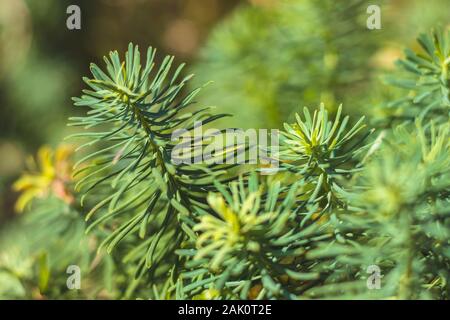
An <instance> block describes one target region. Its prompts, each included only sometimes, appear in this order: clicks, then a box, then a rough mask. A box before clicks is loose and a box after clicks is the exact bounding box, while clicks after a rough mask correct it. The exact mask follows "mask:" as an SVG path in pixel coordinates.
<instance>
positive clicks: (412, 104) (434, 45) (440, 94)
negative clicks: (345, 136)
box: [387, 30, 450, 123]
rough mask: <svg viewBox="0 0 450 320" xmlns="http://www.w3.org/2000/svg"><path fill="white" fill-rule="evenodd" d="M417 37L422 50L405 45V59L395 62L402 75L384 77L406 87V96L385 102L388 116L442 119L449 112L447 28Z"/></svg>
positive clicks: (411, 119)
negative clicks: (413, 49)
mask: <svg viewBox="0 0 450 320" xmlns="http://www.w3.org/2000/svg"><path fill="white" fill-rule="evenodd" d="M417 41H418V43H419V44H420V47H421V49H422V52H414V51H412V50H411V49H406V50H405V55H406V57H405V59H404V60H399V61H398V62H397V64H398V65H399V67H400V68H401V69H403V70H404V71H405V73H406V76H404V77H402V78H397V77H393V78H390V79H388V80H389V83H391V84H393V85H395V86H398V87H400V88H403V89H406V90H408V91H409V93H408V95H407V96H406V97H404V98H402V99H399V100H396V101H393V102H391V103H389V104H388V105H387V107H388V108H389V109H391V110H393V111H391V112H390V113H391V114H392V117H391V118H392V119H390V120H391V121H392V120H395V119H400V120H403V121H405V120H406V121H414V119H415V117H420V118H423V119H424V120H425V121H429V120H433V121H435V122H438V123H446V122H447V121H448V119H449V114H450V89H449V83H450V70H449V69H450V30H447V31H442V30H438V31H435V32H433V33H432V34H430V35H428V34H422V35H420V36H419V38H418V39H417Z"/></svg>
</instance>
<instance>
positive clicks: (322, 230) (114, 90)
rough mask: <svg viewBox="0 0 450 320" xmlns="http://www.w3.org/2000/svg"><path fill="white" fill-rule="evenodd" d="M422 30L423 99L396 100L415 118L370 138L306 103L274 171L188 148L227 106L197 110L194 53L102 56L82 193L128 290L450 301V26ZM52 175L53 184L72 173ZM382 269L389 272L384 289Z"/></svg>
mask: <svg viewBox="0 0 450 320" xmlns="http://www.w3.org/2000/svg"><path fill="white" fill-rule="evenodd" d="M420 42H421V43H422V45H423V47H424V48H425V51H426V52H427V55H421V54H413V53H411V52H409V51H408V52H407V60H405V61H403V62H402V63H401V65H402V66H403V67H405V68H406V69H407V70H408V71H410V72H412V73H413V74H415V77H416V78H415V80H414V81H413V82H408V83H409V87H408V88H409V89H410V91H411V92H412V96H413V97H412V96H408V97H406V98H405V99H403V100H402V101H401V103H400V102H396V103H393V104H392V105H391V106H390V107H393V108H398V109H396V110H395V112H394V113H398V114H399V115H402V116H401V117H397V118H396V119H397V120H398V119H399V118H400V119H405V120H406V121H405V123H403V124H402V125H400V126H397V127H392V128H388V129H386V127H385V128H384V129H383V130H382V132H381V134H379V135H378V137H379V138H378V139H376V140H375V143H373V144H372V145H371V147H370V149H369V145H370V144H367V143H366V140H367V138H368V137H369V135H370V133H371V131H370V130H366V129H365V125H364V124H363V121H364V119H360V120H359V121H357V122H355V123H354V124H353V125H350V120H349V118H348V117H343V119H341V114H342V108H341V107H339V108H338V109H337V112H336V116H335V118H334V119H333V120H331V119H329V114H328V112H327V111H326V110H325V108H324V106H323V105H322V106H321V107H320V108H319V109H318V110H316V111H314V113H313V114H312V115H311V113H310V112H309V111H308V109H306V108H305V109H304V111H303V116H300V115H296V122H295V123H293V124H286V125H285V130H284V131H282V133H281V146H280V152H279V154H278V155H277V160H278V161H279V172H277V173H276V174H274V175H272V176H269V177H267V176H266V177H263V176H260V175H259V172H260V171H259V170H258V168H254V170H251V172H249V171H247V168H245V170H246V171H245V172H244V173H243V174H241V175H240V176H237V175H236V174H235V172H234V169H235V164H223V161H218V162H215V161H212V162H208V164H199V163H191V162H190V161H186V160H188V159H189V157H191V156H192V157H195V156H196V155H198V154H199V153H201V152H202V151H203V148H205V147H206V145H205V144H204V141H196V139H195V138H194V139H193V140H192V139H190V140H189V139H188V140H185V139H183V143H182V148H181V149H182V151H183V152H182V153H183V155H186V154H187V155H188V156H187V158H186V157H184V156H183V157H182V158H180V159H181V160H183V161H181V162H176V161H173V160H174V159H173V155H174V154H177V155H179V151H180V149H177V148H179V147H180V144H179V143H178V139H177V138H178V137H180V135H179V132H182V133H183V135H188V136H189V135H190V133H192V131H194V130H195V129H197V125H198V123H202V125H204V124H207V123H210V122H212V121H215V120H216V119H219V118H221V117H223V116H224V115H221V114H219V115H216V114H214V113H213V112H211V108H203V109H202V108H201V109H196V108H195V109H191V107H190V106H191V104H192V103H193V99H194V97H195V96H196V94H197V93H198V92H199V89H195V90H194V91H192V92H187V93H186V90H185V89H186V88H185V87H186V84H187V82H188V80H189V79H190V78H191V76H187V77H184V78H180V76H181V74H182V68H183V65H181V66H180V67H178V68H177V69H175V70H174V71H173V72H172V71H171V65H172V63H173V57H166V58H165V59H164V60H163V61H162V63H161V66H160V67H159V68H155V67H154V58H155V50H153V49H152V48H149V50H148V51H147V56H146V60H145V63H143V64H141V55H140V53H139V50H138V48H137V47H133V45H131V44H130V46H129V49H128V51H127V53H126V55H125V60H124V61H121V60H120V57H119V54H118V53H117V52H112V53H110V56H109V58H105V62H106V72H105V71H102V69H100V68H99V67H97V66H96V65H92V66H91V71H92V74H93V79H87V78H86V79H85V82H86V84H87V85H88V86H89V88H90V89H88V90H84V94H83V95H82V96H81V97H80V98H75V99H74V100H75V104H76V105H77V106H81V107H84V108H86V107H87V108H88V111H87V115H86V116H83V117H74V118H72V119H71V125H74V126H81V127H83V128H84V129H85V130H86V131H85V132H82V133H77V134H74V135H73V136H72V137H78V138H84V139H86V140H87V141H86V142H85V143H84V144H82V145H81V146H80V147H79V148H78V151H79V152H80V153H81V152H84V154H82V155H81V156H80V157H81V159H80V160H79V161H78V162H77V163H76V164H75V172H74V176H75V181H76V186H75V188H76V190H79V191H80V194H81V198H80V199H76V200H77V201H78V200H79V201H80V202H81V204H82V206H83V209H82V210H83V211H87V214H86V220H88V221H90V224H89V226H88V227H87V232H95V238H92V239H94V240H95V241H98V240H100V242H99V244H98V245H97V244H96V246H97V247H98V251H103V249H106V252H107V253H110V254H111V255H112V260H110V261H114V266H115V269H114V270H115V272H116V273H115V275H116V279H114V281H117V282H120V283H121V284H123V283H125V284H126V286H127V287H126V288H124V289H126V291H125V293H124V294H123V296H120V297H125V298H129V297H141V298H155V299H166V298H169V299H171V298H177V299H181V298H194V299H213V298H218V299H261V298H280V299H296V298H305V297H312V298H323V297H325V298H330V297H332V298H335V297H340V298H367V297H369V298H371V297H373V298H397V299H409V298H448V297H449V292H450V289H449V288H450V287H449V285H448V278H449V274H448V270H450V269H449V267H450V246H449V244H450V243H449V240H448V239H449V235H450V234H449V230H450V229H449V227H450V225H449V224H450V221H449V212H448V208H449V201H450V171H449V169H450V158H449V153H450V143H449V141H450V140H449V132H450V127H449V126H450V123H449V121H448V99H449V96H448V92H449V81H448V71H447V70H448V64H449V63H448V62H449V59H450V57H449V45H448V43H449V42H448V39H447V38H446V36H444V34H443V33H439V32H438V33H436V34H434V36H433V37H426V36H423V37H421V40H420ZM179 78H180V79H179ZM396 83H402V81H396ZM403 83H404V82H403ZM431 118H433V119H434V120H433V121H430V119H431ZM391 120H392V119H391ZM413 124H415V127H414V126H413ZM174 137H175V139H174ZM235 151H238V150H235V149H234V148H233V146H230V147H225V148H224V151H223V152H222V153H220V152H219V153H218V154H216V156H217V157H220V158H222V160H223V157H227V156H228V154H229V153H233V154H234V152H235ZM180 159H178V160H180ZM259 169H261V168H259ZM49 176H50V177H51V179H49V178H48V179H45V180H44V181H45V182H46V184H45V186H46V188H47V187H48V186H49V185H54V184H53V183H50V184H49V183H47V182H48V181H50V182H51V181H53V179H54V178H55V177H56V178H58V175H54V174H52V175H49ZM59 180H60V179H59ZM39 181H40V180H39ZM22 187H23V186H22ZM33 190H34V189H33ZM33 192H34V191H33ZM74 197H75V198H76V197H78V195H74ZM72 200H74V199H72V198H71V201H70V204H71V205H72V202H73V201H72ZM71 208H72V209H75V208H77V207H76V206H75V205H73V206H72V207H71ZM77 209H78V208H77ZM38 217H42V216H39V215H38ZM77 226H78V224H77ZM65 228H66V226H65V225H64V226H61V229H58V230H59V231H61V230H62V231H64V230H68V229H65ZM82 229H84V226H83V228H81V225H80V229H79V230H82ZM77 230H78V227H77ZM50 232H51V230H48V231H47V233H48V234H50ZM78 233H79V232H77V234H78ZM130 266H132V272H130V271H129V268H130ZM367 268H369V269H367ZM374 268H375V269H374ZM367 270H378V271H379V274H378V276H379V278H378V280H380V277H381V286H380V287H379V289H378V290H370V289H371V288H373V286H371V285H368V281H369V280H371V279H370V278H368V274H367ZM130 274H132V276H131V277H130ZM44 280H45V277H44ZM121 289H123V288H121ZM150 289H151V290H150Z"/></svg>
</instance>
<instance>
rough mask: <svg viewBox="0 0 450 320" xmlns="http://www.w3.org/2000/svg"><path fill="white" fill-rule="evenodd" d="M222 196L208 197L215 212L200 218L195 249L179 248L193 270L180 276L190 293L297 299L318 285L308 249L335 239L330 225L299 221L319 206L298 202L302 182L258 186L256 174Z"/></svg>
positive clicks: (223, 191)
mask: <svg viewBox="0 0 450 320" xmlns="http://www.w3.org/2000/svg"><path fill="white" fill-rule="evenodd" d="M218 189H219V190H220V193H214V194H210V195H209V197H208V203H209V204H210V206H211V208H212V209H213V212H212V213H209V214H205V215H202V216H201V217H200V219H199V223H198V224H197V225H196V226H195V227H194V230H195V231H198V232H199V236H198V238H197V240H196V243H195V248H190V249H181V250H179V251H178V253H179V254H180V255H183V256H186V258H187V262H186V264H185V266H186V267H187V268H189V269H190V270H189V271H187V272H184V273H182V275H181V277H182V279H183V281H184V282H186V283H187V285H186V286H185V287H184V290H185V291H186V292H190V294H191V295H192V294H195V293H200V294H205V291H204V290H206V292H211V290H212V291H213V292H218V294H219V296H221V297H222V298H227V299H233V298H234V299H236V298H238V299H248V298H252V299H256V298H277V297H278V298H287V299H293V298H294V299H295V298H296V297H297V296H298V295H299V294H300V293H301V292H303V291H305V290H306V288H308V287H310V286H311V285H313V284H314V283H315V282H316V281H320V278H319V274H318V273H316V272H314V271H313V266H314V265H315V264H316V263H317V261H308V260H307V259H306V257H305V254H306V252H307V250H308V249H309V248H310V247H314V246H315V245H316V242H318V241H322V240H324V239H327V238H331V237H332V236H333V235H332V232H331V231H330V230H328V232H325V231H323V230H325V229H326V228H327V225H326V224H318V223H315V224H307V225H303V224H302V223H301V221H302V220H303V219H304V217H305V216H306V215H308V214H311V213H313V212H314V210H315V209H317V207H314V206H306V201H299V200H298V199H299V197H300V195H301V194H302V192H303V190H302V188H301V187H300V184H299V183H294V184H293V185H292V186H290V187H288V186H284V185H282V184H281V183H280V181H272V183H266V182H265V181H262V182H260V181H258V177H257V175H256V173H252V174H251V175H250V176H249V177H248V178H243V177H240V178H239V180H238V181H233V182H231V183H230V184H229V185H228V186H223V185H220V186H218Z"/></svg>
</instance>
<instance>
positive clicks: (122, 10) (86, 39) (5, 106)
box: [0, 0, 450, 228]
mask: <svg viewBox="0 0 450 320" xmlns="http://www.w3.org/2000/svg"><path fill="white" fill-rule="evenodd" d="M341 1H342V2H341ZM276 2H277V1H276V0H95V1H93V0H79V1H75V0H1V1H0V228H1V227H2V226H5V225H6V224H7V221H8V220H11V219H14V217H15V214H14V210H13V207H14V202H15V201H16V198H17V195H16V194H15V193H14V192H13V191H12V189H11V184H12V182H13V181H14V180H15V179H17V177H18V176H19V175H20V173H21V172H22V170H23V169H24V166H25V160H26V158H27V156H28V155H30V154H34V153H35V152H36V150H37V149H38V148H39V147H40V146H42V145H44V144H49V145H56V144H58V143H59V142H60V141H61V139H62V138H63V137H64V136H65V135H67V133H68V128H67V127H66V121H67V118H68V116H69V115H73V114H74V113H76V112H77V111H76V110H75V109H74V108H73V107H72V103H71V100H70V98H71V97H72V96H77V95H79V93H80V91H81V89H82V88H83V82H82V80H81V77H82V76H85V75H88V73H89V68H88V67H89V63H90V62H96V63H99V64H101V62H102V61H101V60H102V56H103V55H104V54H106V53H107V52H108V51H110V50H113V49H117V50H118V51H119V52H124V51H125V48H126V47H127V45H128V43H129V42H130V41H131V42H134V43H135V44H138V45H140V46H141V47H147V46H149V45H151V46H154V47H156V48H158V50H159V58H161V57H163V56H164V55H165V54H169V53H170V54H173V55H175V56H176V57H177V61H178V62H187V63H188V64H189V65H190V66H191V67H190V71H192V72H194V73H198V74H199V76H198V79H199V80H198V81H201V82H203V81H208V80H213V81H215V83H214V84H213V85H211V87H210V88H208V89H207V90H209V91H207V92H208V93H207V94H206V95H205V103H210V102H211V101H212V100H214V101H215V102H214V103H215V104H217V105H218V106H219V107H221V104H222V103H223V105H224V109H226V111H231V112H233V113H235V119H236V120H229V122H228V125H230V126H246V127H251V126H256V127H258V126H259V127H261V126H276V125H279V122H280V121H281V120H285V119H284V118H286V117H289V116H291V110H292V107H289V108H287V107H286V108H285V109H286V110H287V112H284V111H283V110H281V111H280V110H278V109H274V108H275V106H274V104H267V103H266V102H267V101H268V99H267V98H266V97H265V96H259V97H261V99H259V100H258V99H256V100H255V99H253V100H248V101H247V100H245V99H244V100H242V99H241V98H240V97H241V96H239V95H237V98H236V99H241V100H242V104H241V105H235V108H234V109H233V108H232V107H231V108H228V107H227V103H230V102H227V99H226V97H228V96H232V94H234V93H235V92H237V90H236V89H233V87H231V88H230V87H227V86H226V85H225V84H226V83H227V81H228V82H230V81H231V82H234V79H237V78H239V77H241V76H242V74H240V73H239V72H238V71H236V70H237V69H238V68H239V64H240V63H242V61H235V60H227V59H228V58H227V57H232V54H230V55H229V56H227V54H224V52H225V53H226V52H227V50H228V49H229V51H230V52H234V51H237V52H239V54H241V55H242V54H243V55H245V54H246V52H247V51H248V52H249V56H252V54H253V53H254V52H253V50H255V51H256V52H259V51H261V52H268V51H269V50H272V52H274V54H273V55H272V57H271V58H267V57H266V56H259V58H260V59H261V60H258V59H257V58H254V59H253V60H252V62H253V63H254V65H253V66H251V67H250V69H243V70H244V71H245V72H249V73H250V74H253V73H252V72H253V71H255V72H256V68H263V69H264V70H267V68H266V67H267V66H270V65H273V64H274V63H275V62H276V61H278V60H277V58H276V57H277V54H278V53H279V56H280V59H281V57H283V52H284V51H283V50H284V49H285V48H283V47H278V46H277V45H278V44H277V43H273V42H271V41H270V39H271V38H270V36H267V34H269V33H271V32H272V31H271V30H272V29H271V28H274V26H275V28H276V27H277V26H278V25H279V23H282V21H285V20H283V19H284V18H285V17H284V16H283V15H284V14H285V13H283V12H281V13H280V12H277V13H276V14H275V11H276V10H277V9H275V8H276ZM299 2H302V1H301V0H299ZM309 2H311V1H309ZM340 2H341V3H342V4H344V3H345V1H344V0H340V1H338V0H337V1H336V4H337V6H339V5H340ZM379 2H380V1H367V4H372V3H375V4H376V3H379ZM71 4H77V5H79V6H80V8H81V11H82V29H81V30H68V29H67V28H66V19H67V16H68V15H67V14H66V8H67V7H68V6H69V5H71ZM380 5H381V6H382V9H383V11H382V19H383V20H382V21H383V27H382V29H381V30H380V31H376V33H374V34H371V33H369V32H368V31H367V30H364V33H362V34H361V35H360V37H359V39H360V40H361V39H362V40H361V42H359V43H358V42H349V43H346V44H345V45H346V46H347V47H346V48H347V49H346V51H345V52H338V53H339V55H340V56H341V57H344V58H346V59H350V60H351V59H352V56H353V55H354V50H357V48H359V47H362V46H364V45H365V44H366V42H365V41H367V43H368V42H371V43H373V44H374V45H373V46H372V47H370V48H369V49H368V51H366V53H365V55H364V56H362V59H360V60H358V61H359V62H358V65H356V66H355V68H356V67H357V68H358V70H365V69H367V70H369V71H370V72H369V74H370V77H371V79H378V75H381V74H383V73H386V72H387V73H389V72H390V71H389V70H391V69H392V66H393V61H394V60H395V59H396V58H397V57H399V56H401V50H402V48H403V47H405V46H410V47H411V46H412V47H414V46H415V44H414V42H415V37H416V35H417V33H418V32H425V31H428V29H429V28H431V27H432V26H434V25H437V24H441V25H448V24H449V22H450V16H449V12H450V10H448V9H449V7H450V1H449V0H427V1H423V0H391V1H384V2H383V4H380ZM255 8H258V9H255ZM245 10H250V13H249V14H248V15H249V16H250V17H249V18H248V19H247V20H246V19H244V18H242V16H244V14H242V13H240V12H244V11H245ZM258 10H263V11H262V12H263V13H262V16H264V15H265V17H263V18H261V17H260V16H258V15H259V14H260V13H257V11H258ZM271 10H274V11H273V12H274V14H273V15H272V13H271V12H272V11H271ZM315 10H316V11H315V14H316V15H317V16H320V15H321V11H320V8H319V9H315ZM324 10H326V9H325V8H324ZM255 12H256V13H255ZM361 14H362V15H363V16H364V14H365V13H364V12H362V13H361ZM239 15H240V17H239ZM267 17H280V20H276V19H275V20H273V19H272V20H270V21H269V20H267V19H266V18H267ZM308 18H309V16H304V17H302V16H290V17H289V19H290V20H288V21H289V23H288V25H292V26H297V25H299V26H301V27H300V28H299V29H298V30H296V32H298V33H296V34H295V35H298V36H299V41H302V42H300V43H299V45H298V46H297V49H298V48H305V49H304V50H306V49H307V48H308V44H309V43H310V40H308V36H309V37H311V34H308V31H307V30H308V29H307V28H306V29H305V28H303V25H302V23H303V20H305V21H309V20H308ZM305 23H306V22H305ZM308 23H309V22H308ZM311 23H312V22H311ZM227 25H232V27H230V29H229V30H228V31H226V32H225V31H224V30H225V29H227ZM255 27H256V28H257V29H259V30H260V31H261V35H260V36H261V38H258V35H254V34H253V35H252V36H251V41H247V40H246V38H245V34H246V32H247V31H248V30H247V28H255ZM302 28H303V29H302ZM302 30H303V32H304V33H305V34H302ZM311 30H314V28H311ZM266 31H267V32H266ZM275 31H276V30H275ZM227 32H228V34H227V35H226V36H223V33H227ZM375 36H376V37H377V38H374V37H375ZM222 37H223V38H222ZM295 39H297V38H294V40H295ZM260 40H263V41H267V43H264V42H263V41H260ZM290 43H291V44H292V42H290ZM311 43H312V42H311ZM294 44H295V43H294ZM282 45H283V42H281V43H280V46H282ZM300 45H301V46H303V47H300ZM221 46H223V50H218V49H217V48H219V49H220V48H221ZM352 47H353V49H352ZM233 50H234V51H233ZM302 50H303V49H302ZM314 50H318V51H317V55H319V56H320V55H322V54H324V52H321V51H320V47H319V49H314ZM324 50H326V48H324ZM277 52H278V53H277ZM253 56H254V57H258V55H253ZM327 57H329V56H327ZM270 59H273V60H272V61H271V60H270ZM211 61H213V62H214V61H216V62H217V61H218V63H215V64H214V63H213V65H212V67H211V68H209V66H210V65H211V64H210V62H211ZM280 61H281V60H280ZM291 62H293V61H289V60H288V61H287V62H286V64H285V65H281V67H280V68H282V67H286V66H288V67H289V65H290V63H291ZM318 63H319V64H321V63H325V64H326V63H327V60H326V59H325V60H323V59H322V60H320V61H319V62H318ZM263 64H267V65H266V66H264V65H263ZM306 65H308V64H306ZM234 67H235V68H234ZM233 68H234V69H233ZM252 68H253V69H252ZM305 68H306V67H305ZM293 70H294V71H295V73H296V75H297V76H298V77H300V78H301V77H302V70H300V69H299V70H297V69H293ZM241 71H242V70H241ZM244 71H243V72H244ZM227 72H228V74H227ZM230 72H231V80H230V74H229V73H230ZM233 72H235V73H233ZM254 74H256V73H254ZM282 76H283V74H281V76H280V77H282ZM267 77H268V78H269V79H270V77H271V75H270V74H269V75H268V76H267ZM258 79H260V80H259V81H261V83H263V81H267V79H265V78H264V76H262V77H259V76H258V77H256V80H255V79H251V81H256V84H255V87H256V88H258V89H257V90H261V92H264V91H265V90H266V89H265V86H259V85H260V83H258ZM331 79H334V78H331ZM222 80H223V82H221V81H222ZM249 81H250V80H249ZM236 83H237V84H238V85H239V84H240V82H239V81H237V82H236ZM265 83H266V82H264V84H265ZM287 83H288V84H289V81H287ZM314 85H315V84H314V81H312V83H308V90H316V91H318V92H319V91H321V89H322V88H321V87H317V88H316V87H314ZM380 86H381V85H380ZM215 88H219V89H218V90H217V91H216V89H215ZM252 88H253V87H252ZM311 88H312V89H311ZM238 89H239V88H238ZM294 89H295V87H294ZM227 90H230V91H227ZM383 90H384V89H382V87H381V89H380V88H379V84H378V82H369V83H367V85H366V87H365V89H364V91H361V92H359V95H360V96H364V97H365V98H366V100H360V103H359V104H358V105H357V107H358V108H356V107H354V109H351V110H353V111H355V110H356V109H358V111H357V112H356V113H365V112H369V109H370V103H371V101H370V96H371V93H373V92H375V91H377V92H379V91H383ZM308 92H309V93H310V92H311V91H308ZM351 92H352V95H350V96H348V100H351V99H352V96H353V94H354V95H355V96H356V95H358V92H355V89H352V90H351ZM257 93H258V91H256V93H255V91H253V92H252V94H253V95H255V96H258V94H257ZM322 93H323V92H322ZM387 94H389V93H387ZM294 95H295V90H294ZM311 96H312V97H313V98H311V100H313V101H316V100H319V99H325V100H327V99H328V100H331V101H332V102H336V100H340V99H341V97H340V96H339V94H337V95H336V96H335V97H334V98H333V97H331V98H330V95H327V96H323V95H319V96H314V94H312V95H311ZM378 96H379V95H378ZM232 97H235V96H232ZM308 97H309V96H306V95H300V96H299V97H298V96H296V97H294V98H293V99H290V100H289V101H288V102H286V103H287V104H289V103H291V102H292V103H293V104H295V105H297V104H298V105H301V104H303V103H306V101H302V99H303V98H304V99H305V100H308V99H309V98H308ZM269 100H270V99H269ZM274 101H275V103H276V107H277V108H280V106H281V107H282V108H283V106H284V103H285V102H283V101H278V100H274ZM361 101H363V102H361ZM231 103H233V102H231ZM247 103H248V105H249V107H246V104H247ZM363 103H364V105H365V106H366V108H367V109H363V108H361V105H362V104H363ZM251 104H255V105H256V107H257V108H259V109H258V110H255V109H254V108H253V109H252V108H250V105H251ZM282 112H283V116H282V117H277V116H278V115H279V114H281V113H282ZM276 118H280V119H281V120H280V119H277V120H274V119H276Z"/></svg>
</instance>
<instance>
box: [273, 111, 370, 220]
mask: <svg viewBox="0 0 450 320" xmlns="http://www.w3.org/2000/svg"><path fill="white" fill-rule="evenodd" d="M303 113H304V118H303V119H302V118H301V117H300V116H299V115H298V114H296V115H295V116H296V123H294V124H293V125H289V124H285V125H284V127H285V131H283V132H282V137H281V139H282V140H281V148H280V153H279V157H280V163H281V169H282V170H283V171H288V172H291V173H294V174H295V179H296V180H298V181H302V182H303V185H314V186H316V187H317V188H320V189H321V190H322V194H321V195H322V197H323V199H321V200H322V201H321V212H326V211H331V210H333V209H335V208H339V206H341V205H344V204H343V203H342V201H340V200H339V198H338V196H337V194H336V190H338V189H339V188H340V187H339V185H340V184H342V183H345V181H343V180H344V179H345V177H347V178H348V177H350V176H351V175H352V174H353V173H355V172H356V171H358V170H360V162H359V159H358V156H360V155H361V153H362V152H363V151H364V150H365V149H366V148H364V147H365V145H364V142H365V140H366V138H367V137H368V135H369V134H370V133H371V131H367V130H364V128H365V124H364V117H362V118H361V119H359V121H357V122H356V123H355V124H354V125H353V126H352V127H351V128H350V129H347V125H348V124H349V117H348V116H346V117H344V119H343V120H342V121H341V119H340V117H341V113H342V106H339V108H338V110H337V114H336V117H335V119H334V121H331V120H329V116H328V112H327V110H326V109H325V106H324V105H323V104H322V105H321V106H320V109H319V110H316V111H314V114H313V116H312V117H311V115H310V112H309V111H308V109H307V108H306V107H305V108H304V110H303ZM358 134H359V135H358Z"/></svg>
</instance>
